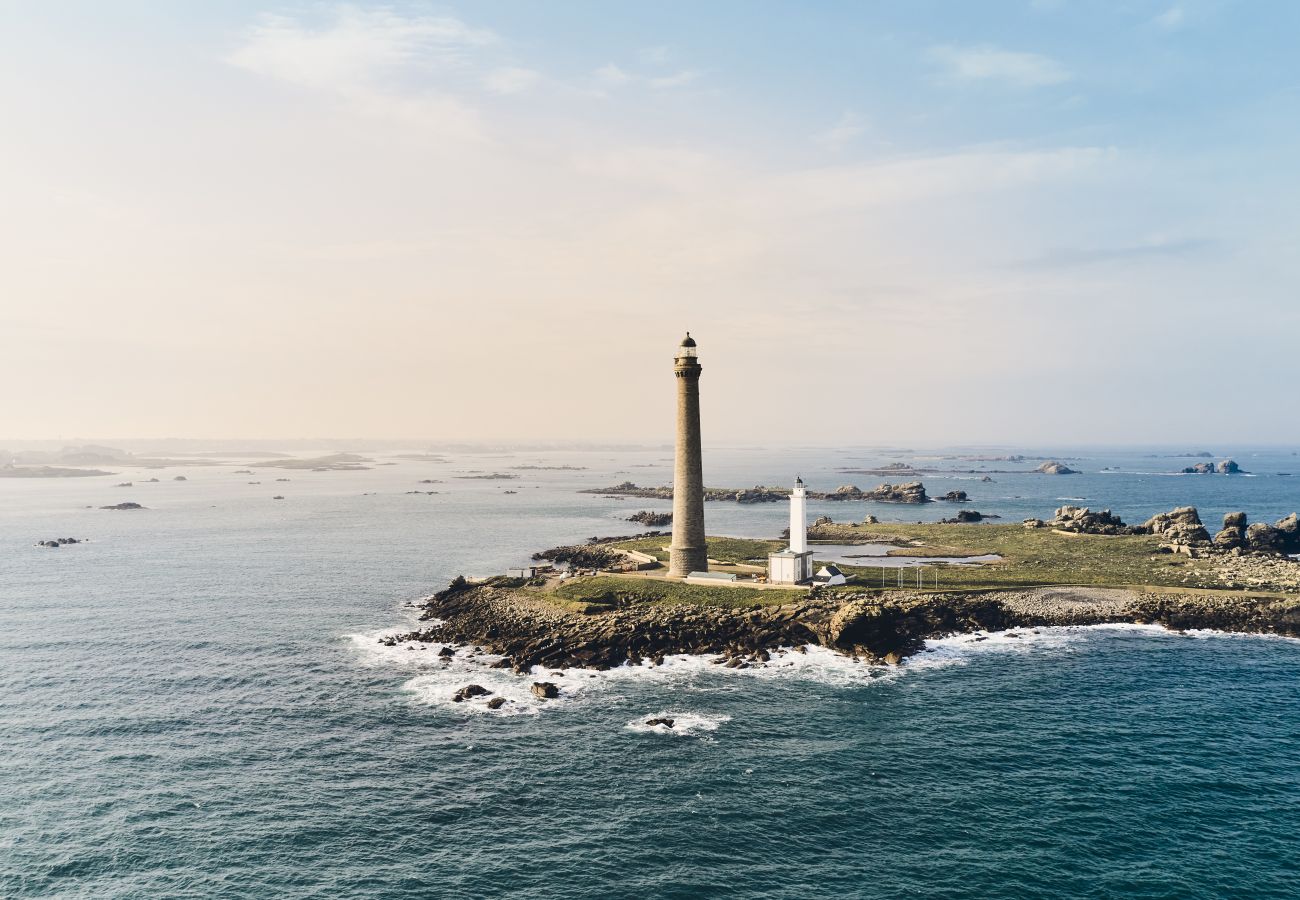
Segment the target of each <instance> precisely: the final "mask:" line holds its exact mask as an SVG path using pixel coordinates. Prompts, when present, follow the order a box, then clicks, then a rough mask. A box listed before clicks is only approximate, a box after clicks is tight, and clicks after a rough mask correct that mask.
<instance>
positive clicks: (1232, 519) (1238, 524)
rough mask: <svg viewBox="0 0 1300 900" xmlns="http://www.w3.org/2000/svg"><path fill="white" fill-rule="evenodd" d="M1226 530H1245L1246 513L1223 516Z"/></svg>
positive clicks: (1225, 514) (1231, 513)
mask: <svg viewBox="0 0 1300 900" xmlns="http://www.w3.org/2000/svg"><path fill="white" fill-rule="evenodd" d="M1223 527H1224V528H1245V527H1246V514H1245V513H1244V512H1230V513H1224V514H1223Z"/></svg>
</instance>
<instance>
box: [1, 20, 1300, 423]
mask: <svg viewBox="0 0 1300 900" xmlns="http://www.w3.org/2000/svg"><path fill="white" fill-rule="evenodd" d="M1297 34H1300V4H1296V3H1292V2H1276V3H1265V2H1250V3H1246V2H1242V3H1233V2H1226V0H1220V2H1214V0H1204V2H1201V0H1187V2H1177V3H1174V4H1171V3H1169V2H1144V0H1127V2H1114V3H1100V2H1082V0H1052V2H1049V0H1036V2H1035V0H1017V2H1005V3H992V2H990V3H974V2H971V3H965V2H956V0H952V2H942V3H938V2H936V3H925V2H908V3H883V2H880V3H865V2H845V3H830V2H826V3H798V4H796V3H788V4H787V3H774V2H709V3H701V2H694V0H692V2H680V3H664V2H655V3H649V2H646V3H640V4H633V3H617V4H611V3H605V2H590V3H576V2H570V3H562V2H545V3H538V2H531V0H527V2H525V0H520V2H492V0H487V2H474V3H462V4H457V5H443V4H405V3H401V4H384V5H379V4H365V3H355V4H332V3H325V4H313V3H302V2H295V3H287V4H284V5H275V4H271V5H267V4H264V3H247V2H232V0H227V2H222V3H199V2H187V3H182V2H163V0H158V2H152V3H147V2H129V0H114V2H112V3H103V2H90V0H87V2H81V3H74V2H60V0H41V2H35V0H32V2H18V0H9V2H3V0H0V204H2V208H3V215H2V216H0V384H3V385H4V388H3V391H4V403H3V417H2V418H0V436H2V437H6V438H21V437H30V438H44V437H67V438H71V437H74V436H83V437H100V438H112V437H125V436H141V437H145V436H147V437H163V436H177V437H218V436H223V437H247V438H273V437H295V436H374V437H401V438H429V439H431V440H439V439H444V440H459V439H479V438H497V439H499V438H509V437H523V438H536V437H569V438H573V439H579V440H581V439H602V440H603V439H668V438H670V430H671V426H672V410H671V403H672V391H673V389H674V385H673V378H672V375H671V357H672V352H673V348H674V347H675V346H676V344H677V342H678V340H680V337H681V334H682V332H683V331H684V330H686V329H690V330H691V332H692V333H693V334H694V335H695V336H696V337H697V338H698V340H699V342H700V356H701V359H702V361H703V364H704V366H705V374H704V379H703V382H702V391H703V394H704V409H705V416H706V420H705V439H706V441H723V440H758V441H770V442H791V441H813V440H816V441H817V442H825V441H835V440H842V441H857V442H879V443H890V442H895V443H896V442H904V441H918V442H931V443H959V442H962V443H965V442H1000V441H1005V442H1017V441H1018V442H1025V443H1034V444H1040V445H1042V444H1051V443H1063V442H1071V441H1080V440H1090V441H1094V442H1108V443H1124V442H1130V441H1131V442H1180V441H1193V442H1198V443H1199V442H1206V441H1215V440H1234V439H1236V440H1240V441H1243V442H1262V443H1267V442H1288V441H1296V440H1300V417H1297V416H1296V415H1295V410H1296V403H1295V396H1296V383H1297V378H1296V370H1297V355H1296V345H1297V339H1298V338H1300V250H1298V249H1297V248H1300V140H1298V138H1300V54H1298V53H1297V52H1296V36H1297Z"/></svg>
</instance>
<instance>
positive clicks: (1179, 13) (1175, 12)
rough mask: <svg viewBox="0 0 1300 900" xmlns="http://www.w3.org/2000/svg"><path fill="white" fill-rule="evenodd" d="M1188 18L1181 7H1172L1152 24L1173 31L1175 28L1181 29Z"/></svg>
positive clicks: (1154, 19) (1153, 20)
mask: <svg viewBox="0 0 1300 900" xmlns="http://www.w3.org/2000/svg"><path fill="white" fill-rule="evenodd" d="M1186 18H1187V15H1186V13H1184V12H1183V10H1182V8H1181V7H1178V6H1171V7H1169V8H1168V9H1167V10H1165V11H1164V12H1162V13H1161V14H1160V15H1158V16H1156V17H1155V18H1153V19H1152V20H1151V22H1152V24H1154V25H1157V26H1159V27H1160V28H1167V29H1169V30H1170V31H1173V30H1174V29H1175V28H1181V27H1182V25H1183V20H1184V19H1186Z"/></svg>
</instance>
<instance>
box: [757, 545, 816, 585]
mask: <svg viewBox="0 0 1300 900" xmlns="http://www.w3.org/2000/svg"><path fill="white" fill-rule="evenodd" d="M812 577H813V555H812V551H811V550H807V551H804V552H803V553H795V552H794V551H793V550H782V551H781V552H780V553H769V554H768V555H767V580H768V581H770V582H771V583H772V584H804V583H806V582H809V581H812Z"/></svg>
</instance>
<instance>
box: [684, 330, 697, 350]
mask: <svg viewBox="0 0 1300 900" xmlns="http://www.w3.org/2000/svg"><path fill="white" fill-rule="evenodd" d="M682 346H683V347H694V346H695V338H693V337H691V333H690V332H689V331H688V332H686V337H684V338H682Z"/></svg>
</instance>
